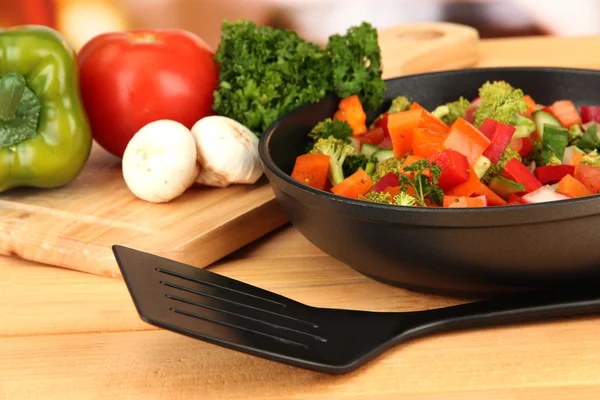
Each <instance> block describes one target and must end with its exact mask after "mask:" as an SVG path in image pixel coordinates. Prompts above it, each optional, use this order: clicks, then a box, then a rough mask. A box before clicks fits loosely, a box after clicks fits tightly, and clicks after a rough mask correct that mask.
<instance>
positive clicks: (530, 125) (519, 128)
mask: <svg viewBox="0 0 600 400" xmlns="http://www.w3.org/2000/svg"><path fill="white" fill-rule="evenodd" d="M516 121H517V125H515V128H516V130H515V133H514V134H513V138H515V139H516V138H521V139H522V138H526V137H530V136H531V134H532V133H533V132H535V129H536V124H535V122H533V121H532V120H530V119H529V118H527V117H524V116H522V115H519V114H517V116H516Z"/></svg>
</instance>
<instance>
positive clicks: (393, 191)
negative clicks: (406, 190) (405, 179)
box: [383, 186, 400, 197]
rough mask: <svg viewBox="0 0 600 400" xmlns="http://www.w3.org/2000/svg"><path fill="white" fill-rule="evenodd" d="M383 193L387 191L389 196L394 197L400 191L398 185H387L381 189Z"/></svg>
mask: <svg viewBox="0 0 600 400" xmlns="http://www.w3.org/2000/svg"><path fill="white" fill-rule="evenodd" d="M383 193H389V194H390V196H392V197H394V196H395V195H397V194H398V193H400V186H388V187H386V188H385V189H383Z"/></svg>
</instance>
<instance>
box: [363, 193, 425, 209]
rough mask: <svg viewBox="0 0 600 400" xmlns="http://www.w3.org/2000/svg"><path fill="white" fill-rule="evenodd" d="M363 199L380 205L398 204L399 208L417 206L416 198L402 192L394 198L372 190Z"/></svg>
mask: <svg viewBox="0 0 600 400" xmlns="http://www.w3.org/2000/svg"><path fill="white" fill-rule="evenodd" d="M363 198H364V200H368V201H372V202H373V203H380V204H396V205H399V206H414V205H415V204H416V200H415V198H414V197H412V196H411V195H410V194H407V193H405V192H400V193H398V194H396V195H394V197H392V195H391V194H389V193H380V192H375V191H373V190H370V191H369V192H367V193H366V194H365V195H364V196H363Z"/></svg>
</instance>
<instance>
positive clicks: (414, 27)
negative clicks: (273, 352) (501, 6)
mask: <svg viewBox="0 0 600 400" xmlns="http://www.w3.org/2000/svg"><path fill="white" fill-rule="evenodd" d="M478 40H479V36H478V34H477V31H475V30H473V29H471V28H468V27H465V26H461V25H455V24H446V23H432V24H408V25H403V26H399V27H394V28H390V29H385V30H382V31H380V45H381V50H382V62H383V64H384V77H385V78H390V77H395V76H400V75H407V74H414V73H419V72H426V71H434V70H443V69H451V68H460V67H469V66H472V65H474V64H475V63H476V62H477V56H478V52H477V46H478ZM286 222H287V219H286V217H285V215H284V214H283V212H282V210H281V209H280V208H279V206H278V204H277V203H276V201H275V198H274V194H273V191H272V189H271V187H270V186H269V184H268V182H267V181H266V178H265V177H264V176H263V177H262V178H261V180H260V181H259V182H258V183H256V184H255V185H238V186H231V187H228V188H207V187H201V186H194V187H193V188H191V189H189V190H188V191H187V192H186V193H185V194H184V195H183V196H181V197H179V198H177V199H176V200H174V201H172V202H169V203H165V204H153V203H147V202H145V201H142V200H140V199H138V198H136V197H135V196H134V195H133V194H132V193H131V192H130V191H129V189H128V188H127V186H126V185H125V182H124V180H123V176H122V172H121V163H120V159H118V158H116V157H114V156H112V155H111V154H109V153H108V152H106V151H104V150H103V149H102V148H100V147H99V146H97V145H94V147H93V150H92V154H91V156H90V160H89V161H88V163H87V165H86V167H85V169H84V170H83V172H82V173H81V175H80V176H79V177H78V178H77V179H76V180H75V181H74V182H72V183H71V184H70V185H68V186H65V187H63V188H60V189H54V190H36V189H16V190H13V191H10V192H6V193H2V194H0V254H2V255H14V256H17V257H21V258H24V259H27V260H31V261H38V262H41V263H44V264H49V265H54V266H58V267H64V268H70V269H74V270H79V271H84V272H88V273H92V274H97V275H103V276H109V277H115V278H119V277H120V273H119V269H118V267H117V264H116V262H115V259H114V256H113V254H112V250H111V246H112V245H113V244H121V245H126V246H130V247H134V248H137V249H140V250H144V251H148V252H152V253H154V254H157V255H160V256H164V257H168V258H171V259H174V260H177V261H181V262H185V263H188V264H191V265H195V266H197V267H200V268H203V267H206V266H208V265H209V264H211V263H213V262H214V261H216V260H218V259H220V258H222V257H224V256H226V255H228V254H230V253H231V252H233V251H235V250H237V249H239V248H241V247H243V246H244V245H246V244H248V243H250V242H252V241H254V240H256V239H258V238H260V237H261V236H263V235H265V234H266V233H268V232H271V231H272V230H274V229H276V228H278V227H280V226H282V225H283V224H285V223H286Z"/></svg>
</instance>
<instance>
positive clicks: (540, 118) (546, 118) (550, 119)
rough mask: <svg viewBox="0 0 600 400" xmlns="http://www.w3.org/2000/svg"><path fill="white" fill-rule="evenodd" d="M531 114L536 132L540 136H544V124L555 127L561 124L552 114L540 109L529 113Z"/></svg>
mask: <svg viewBox="0 0 600 400" xmlns="http://www.w3.org/2000/svg"><path fill="white" fill-rule="evenodd" d="M531 116H532V117H533V121H534V122H535V126H536V129H537V133H538V135H539V136H540V138H543V137H544V125H554V126H557V127H560V126H562V125H561V123H560V122H559V121H558V120H557V119H556V118H554V116H553V115H551V114H548V113H547V112H545V111H542V110H537V111H535V112H534V113H533V114H531Z"/></svg>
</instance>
